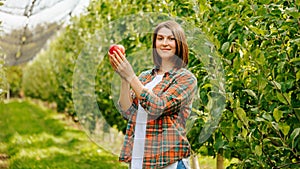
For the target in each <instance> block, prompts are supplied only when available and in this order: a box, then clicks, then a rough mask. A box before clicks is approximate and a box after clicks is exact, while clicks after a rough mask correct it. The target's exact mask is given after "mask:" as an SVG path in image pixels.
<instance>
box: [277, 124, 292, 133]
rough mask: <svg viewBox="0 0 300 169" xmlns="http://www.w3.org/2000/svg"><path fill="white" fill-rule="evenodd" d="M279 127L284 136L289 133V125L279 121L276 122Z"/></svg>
mask: <svg viewBox="0 0 300 169" xmlns="http://www.w3.org/2000/svg"><path fill="white" fill-rule="evenodd" d="M278 127H279V129H280V130H281V131H282V133H283V134H284V135H285V136H286V135H288V134H289V131H290V126H289V125H288V124H286V123H279V124H278Z"/></svg>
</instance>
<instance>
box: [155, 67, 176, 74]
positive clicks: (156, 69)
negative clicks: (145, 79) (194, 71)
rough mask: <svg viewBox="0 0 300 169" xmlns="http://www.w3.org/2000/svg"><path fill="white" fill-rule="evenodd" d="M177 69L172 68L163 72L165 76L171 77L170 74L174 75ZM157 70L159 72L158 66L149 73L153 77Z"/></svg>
mask: <svg viewBox="0 0 300 169" xmlns="http://www.w3.org/2000/svg"><path fill="white" fill-rule="evenodd" d="M177 69H178V68H176V67H173V68H172V69H171V70H169V71H167V72H165V74H169V75H172V74H174V73H176V70H177ZM158 70H159V66H154V68H153V69H152V71H151V73H152V75H155V73H156V72H157V71H158Z"/></svg>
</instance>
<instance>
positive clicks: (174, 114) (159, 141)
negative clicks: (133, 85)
mask: <svg viewBox="0 0 300 169" xmlns="http://www.w3.org/2000/svg"><path fill="white" fill-rule="evenodd" d="M157 70H158V69H157V68H154V69H152V70H148V71H145V72H142V73H141V75H140V76H139V80H140V81H141V82H142V84H143V85H145V84H147V83H149V82H150V81H152V80H153V79H154V77H155V74H156V73H155V72H156V71H157ZM196 90H197V79H196V78H195V76H194V75H193V74H192V73H191V72H190V71H188V70H187V69H184V68H181V69H175V68H174V69H172V70H171V71H169V72H166V73H165V74H164V76H163V79H162V81H161V82H160V83H159V84H158V85H156V86H155V87H154V88H153V90H152V91H153V92H152V91H148V90H147V89H143V91H142V93H141V99H140V100H138V99H137V98H136V96H135V94H134V92H133V91H132V90H131V97H132V99H133V103H132V105H131V107H130V108H129V109H128V110H127V111H121V113H122V115H123V116H124V117H125V118H126V119H128V124H127V128H126V134H125V140H124V144H123V147H122V150H121V154H120V157H119V160H120V161H123V162H128V163H129V162H130V161H131V153H132V148H133V140H134V130H135V119H136V115H137V108H138V104H141V106H142V107H143V108H144V109H145V110H146V112H147V113H148V121H147V128H146V138H145V151H144V161H143V168H145V169H148V168H163V167H165V166H167V165H169V164H172V163H174V162H176V161H178V160H180V159H182V158H186V157H188V156H190V144H189V142H188V140H187V138H186V133H185V123H186V119H187V118H188V117H189V115H190V112H191V108H192V100H193V96H194V94H195V92H196ZM120 110H121V109H120Z"/></svg>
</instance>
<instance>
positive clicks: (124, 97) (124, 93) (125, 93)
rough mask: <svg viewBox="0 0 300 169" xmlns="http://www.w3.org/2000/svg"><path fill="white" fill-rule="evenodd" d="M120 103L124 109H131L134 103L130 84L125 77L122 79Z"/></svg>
mask: <svg viewBox="0 0 300 169" xmlns="http://www.w3.org/2000/svg"><path fill="white" fill-rule="evenodd" d="M119 104H120V106H121V109H122V110H123V111H126V110H127V109H129V107H130V106H131V105H132V98H131V96H130V84H129V83H128V82H127V81H126V80H124V79H122V81H121V89H120V96H119Z"/></svg>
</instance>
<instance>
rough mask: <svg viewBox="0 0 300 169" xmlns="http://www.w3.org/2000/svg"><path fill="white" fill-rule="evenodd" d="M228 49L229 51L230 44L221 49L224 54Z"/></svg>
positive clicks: (225, 44)
mask: <svg viewBox="0 0 300 169" xmlns="http://www.w3.org/2000/svg"><path fill="white" fill-rule="evenodd" d="M228 49H229V42H225V43H223V45H222V48H221V50H222V52H226V51H227V50H228Z"/></svg>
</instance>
